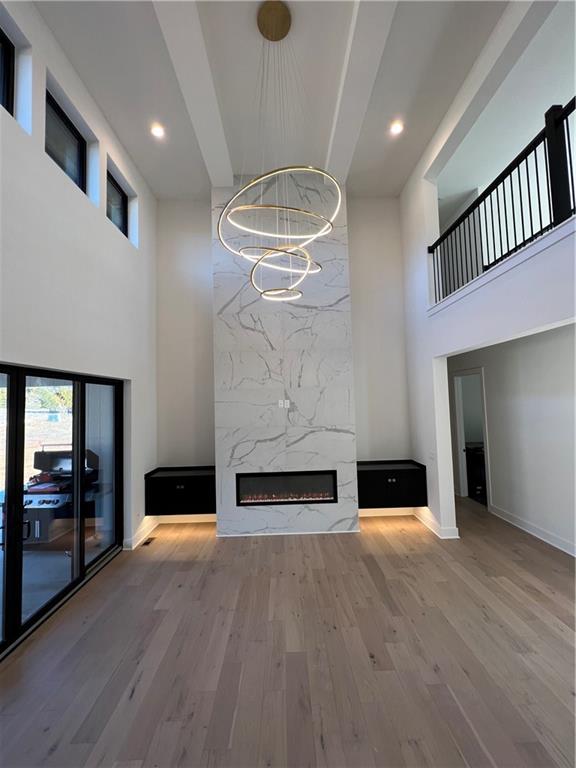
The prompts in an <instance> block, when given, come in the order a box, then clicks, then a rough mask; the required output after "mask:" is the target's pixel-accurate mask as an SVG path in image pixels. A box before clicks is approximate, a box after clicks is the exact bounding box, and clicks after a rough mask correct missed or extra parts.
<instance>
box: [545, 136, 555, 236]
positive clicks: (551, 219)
mask: <svg viewBox="0 0 576 768" xmlns="http://www.w3.org/2000/svg"><path fill="white" fill-rule="evenodd" d="M544 157H545V158H546V163H545V168H546V188H547V189H548V216H549V218H550V224H552V221H553V213H552V185H551V183H550V168H549V162H550V161H549V158H548V142H547V141H546V139H544Z"/></svg>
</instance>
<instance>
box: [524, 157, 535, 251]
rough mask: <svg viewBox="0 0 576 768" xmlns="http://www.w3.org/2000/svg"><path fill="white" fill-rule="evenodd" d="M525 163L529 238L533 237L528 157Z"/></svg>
mask: <svg viewBox="0 0 576 768" xmlns="http://www.w3.org/2000/svg"><path fill="white" fill-rule="evenodd" d="M524 164H525V165H526V183H527V184H528V211H529V213H530V239H531V238H533V237H534V220H533V218H532V193H531V192H530V174H529V170H528V158H526V160H524Z"/></svg>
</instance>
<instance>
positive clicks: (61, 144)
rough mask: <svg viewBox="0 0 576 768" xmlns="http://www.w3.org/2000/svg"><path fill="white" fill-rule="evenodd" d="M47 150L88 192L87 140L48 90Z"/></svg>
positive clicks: (82, 188)
mask: <svg viewBox="0 0 576 768" xmlns="http://www.w3.org/2000/svg"><path fill="white" fill-rule="evenodd" d="M46 152H47V153H48V154H49V155H50V157H51V158H52V160H54V162H55V163H57V164H58V165H59V166H60V168H62V170H63V171H64V173H65V174H66V175H67V176H69V177H70V178H71V179H72V181H73V182H74V183H75V184H76V185H77V186H79V187H80V189H81V190H82V191H83V192H86V140H85V139H84V137H83V136H82V134H81V133H80V131H79V130H78V129H77V128H76V126H75V125H74V123H73V122H72V121H71V120H70V118H69V117H68V115H67V114H66V113H65V112H64V110H63V109H62V107H60V105H59V104H58V103H57V101H56V99H55V98H54V97H53V96H52V94H50V93H49V92H48V91H46Z"/></svg>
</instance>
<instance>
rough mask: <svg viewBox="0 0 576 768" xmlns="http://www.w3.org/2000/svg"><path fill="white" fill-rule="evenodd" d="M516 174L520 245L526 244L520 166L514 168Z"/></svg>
mask: <svg viewBox="0 0 576 768" xmlns="http://www.w3.org/2000/svg"><path fill="white" fill-rule="evenodd" d="M516 171H517V174H518V194H519V196H520V221H521V222H522V243H524V242H526V230H525V229H524V195H523V194H522V176H521V175H520V166H518V167H517V168H516Z"/></svg>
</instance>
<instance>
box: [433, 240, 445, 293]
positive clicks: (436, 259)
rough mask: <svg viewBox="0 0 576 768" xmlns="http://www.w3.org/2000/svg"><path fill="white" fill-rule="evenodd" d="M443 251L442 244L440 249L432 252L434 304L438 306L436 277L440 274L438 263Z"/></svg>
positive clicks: (437, 282)
mask: <svg viewBox="0 0 576 768" xmlns="http://www.w3.org/2000/svg"><path fill="white" fill-rule="evenodd" d="M443 250H444V243H441V244H440V247H439V248H436V249H435V250H434V253H433V254H432V259H433V260H434V304H438V288H439V281H438V276H439V274H440V268H439V261H440V259H441V256H442V251H443Z"/></svg>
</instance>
